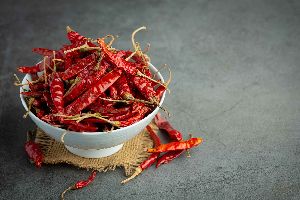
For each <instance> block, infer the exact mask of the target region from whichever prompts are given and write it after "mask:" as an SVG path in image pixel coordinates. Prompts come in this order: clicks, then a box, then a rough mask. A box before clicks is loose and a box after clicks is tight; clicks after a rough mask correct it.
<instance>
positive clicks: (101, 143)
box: [20, 64, 165, 158]
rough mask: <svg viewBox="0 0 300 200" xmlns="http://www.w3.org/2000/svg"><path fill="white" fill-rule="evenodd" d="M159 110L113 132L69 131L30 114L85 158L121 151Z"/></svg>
mask: <svg viewBox="0 0 300 200" xmlns="http://www.w3.org/2000/svg"><path fill="white" fill-rule="evenodd" d="M149 67H150V70H151V71H152V72H153V73H157V76H158V79H160V80H161V81H162V82H164V79H163V77H162V75H161V74H160V73H159V72H158V71H157V69H156V68H155V67H154V66H153V65H152V64H149ZM26 80H29V81H30V80H31V76H30V75H29V74H26V76H25V77H24V79H23V81H22V83H27V81H26ZM24 89H28V87H26V86H24V87H21V88H20V92H22V91H23V90H24ZM20 98H21V102H22V104H23V106H24V108H25V110H28V108H27V105H26V102H25V100H24V97H23V95H21V94H20ZM164 98H165V93H164V94H163V96H162V98H161V101H160V104H159V105H160V106H161V105H162V103H163V101H164ZM158 111H159V108H158V107H156V108H155V109H154V110H153V111H152V112H151V113H150V114H149V115H148V116H147V117H145V118H144V119H142V120H141V121H138V122H136V123H134V124H132V125H130V126H127V127H124V128H120V129H116V130H113V131H111V132H75V131H69V130H65V129H62V128H57V127H54V126H52V125H50V124H48V123H46V122H44V121H42V120H40V119H39V118H38V117H36V116H35V115H34V114H33V113H32V112H29V116H30V118H31V119H32V120H33V122H34V123H35V124H36V125H37V126H38V127H39V128H40V129H42V130H43V131H44V132H45V133H46V134H47V135H49V136H50V137H52V138H54V139H55V140H56V141H58V142H62V136H63V135H64V136H63V142H64V145H65V147H66V148H67V149H68V150H69V151H70V152H72V153H73V154H75V155H78V156H81V157H85V158H100V157H106V156H109V155H112V154H114V153H116V152H117V151H119V150H120V149H121V148H122V146H123V143H124V142H126V141H127V140H130V139H131V138H133V137H134V136H136V135H137V134H138V133H140V132H141V131H142V130H143V129H144V128H145V127H146V126H147V125H148V124H149V123H150V122H151V120H152V119H153V118H154V116H155V115H156V114H157V113H158Z"/></svg>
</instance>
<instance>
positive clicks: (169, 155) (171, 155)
mask: <svg viewBox="0 0 300 200" xmlns="http://www.w3.org/2000/svg"><path fill="white" fill-rule="evenodd" d="M183 152H184V150H177V151H169V152H167V153H165V154H164V155H163V156H161V157H160V158H159V159H158V161H157V164H156V168H157V167H159V166H160V165H162V164H167V163H169V162H171V161H172V160H174V159H175V158H177V157H179V156H180V155H181V154H182V153H183Z"/></svg>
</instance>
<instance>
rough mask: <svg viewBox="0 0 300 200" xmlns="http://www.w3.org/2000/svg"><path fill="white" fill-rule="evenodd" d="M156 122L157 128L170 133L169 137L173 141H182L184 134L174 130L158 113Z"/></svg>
mask: <svg viewBox="0 0 300 200" xmlns="http://www.w3.org/2000/svg"><path fill="white" fill-rule="evenodd" d="M154 122H155V124H156V125H157V127H158V128H159V129H161V130H164V131H166V132H167V133H168V135H169V137H170V139H171V140H175V141H181V140H182V134H181V133H180V132H179V131H178V130H176V129H174V128H173V127H172V126H171V124H170V123H169V122H168V121H167V120H166V119H165V118H163V117H162V116H161V114H160V113H158V114H157V115H156V116H155V117H154Z"/></svg>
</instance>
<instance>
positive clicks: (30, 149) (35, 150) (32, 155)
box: [25, 141, 44, 168]
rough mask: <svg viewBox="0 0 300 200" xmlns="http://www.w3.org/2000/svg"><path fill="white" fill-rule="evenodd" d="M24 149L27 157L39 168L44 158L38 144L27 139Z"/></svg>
mask: <svg viewBox="0 0 300 200" xmlns="http://www.w3.org/2000/svg"><path fill="white" fill-rule="evenodd" d="M25 151H26V153H27V155H28V157H29V159H30V160H32V161H33V162H34V163H35V166H36V167H38V168H40V167H41V166H42V162H43V159H44V156H43V152H42V150H41V149H40V146H39V145H38V144H37V143H35V142H33V141H27V142H26V143H25Z"/></svg>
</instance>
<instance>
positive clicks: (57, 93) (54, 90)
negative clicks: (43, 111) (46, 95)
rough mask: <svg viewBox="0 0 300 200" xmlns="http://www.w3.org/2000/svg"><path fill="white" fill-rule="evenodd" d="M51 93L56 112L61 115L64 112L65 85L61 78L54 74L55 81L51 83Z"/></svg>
mask: <svg viewBox="0 0 300 200" xmlns="http://www.w3.org/2000/svg"><path fill="white" fill-rule="evenodd" d="M50 93H51V98H52V102H53V104H54V106H55V107H56V110H57V111H58V112H59V113H63V111H64V99H63V96H64V83H63V81H62V80H61V78H60V77H59V76H58V75H56V74H54V75H53V79H52V81H51V83H50Z"/></svg>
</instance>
